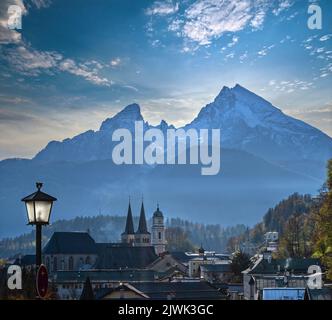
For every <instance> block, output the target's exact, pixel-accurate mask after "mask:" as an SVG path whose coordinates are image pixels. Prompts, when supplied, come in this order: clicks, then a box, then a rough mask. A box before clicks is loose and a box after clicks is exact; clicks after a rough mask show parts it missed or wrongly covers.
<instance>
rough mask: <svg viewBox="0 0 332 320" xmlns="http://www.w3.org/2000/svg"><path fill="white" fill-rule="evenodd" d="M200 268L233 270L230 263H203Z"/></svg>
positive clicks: (209, 270) (214, 270)
mask: <svg viewBox="0 0 332 320" xmlns="http://www.w3.org/2000/svg"><path fill="white" fill-rule="evenodd" d="M200 268H201V271H202V272H231V265H230V264H229V263H214V264H203V265H201V266H200Z"/></svg>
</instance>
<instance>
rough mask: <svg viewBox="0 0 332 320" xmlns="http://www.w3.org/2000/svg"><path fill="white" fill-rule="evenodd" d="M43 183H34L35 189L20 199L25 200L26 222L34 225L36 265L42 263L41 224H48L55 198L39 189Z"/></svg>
mask: <svg viewBox="0 0 332 320" xmlns="http://www.w3.org/2000/svg"><path fill="white" fill-rule="evenodd" d="M42 186H43V184H42V183H41V182H37V183H36V187H37V191H36V192H34V193H33V194H30V195H29V196H27V197H25V198H23V199H22V201H24V202H25V206H26V209H27V215H28V224H31V225H36V266H37V268H38V267H39V266H40V265H41V263H42V252H41V242H42V225H47V224H49V221H50V215H51V210H52V205H53V202H54V201H56V198H54V197H52V196H50V195H48V194H46V193H44V192H42V191H40V189H41V188H42Z"/></svg>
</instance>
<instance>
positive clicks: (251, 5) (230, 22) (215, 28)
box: [147, 0, 293, 51]
mask: <svg viewBox="0 0 332 320" xmlns="http://www.w3.org/2000/svg"><path fill="white" fill-rule="evenodd" d="M292 4H293V3H292V2H291V1H288V0H277V1H270V0H243V1H237V0H196V1H194V2H193V3H191V4H190V5H189V6H187V8H185V9H184V10H181V12H180V10H179V6H178V5H177V4H174V3H173V2H170V1H167V2H164V3H163V4H162V3H161V2H160V1H157V2H155V3H154V4H153V5H152V6H151V7H150V8H148V9H147V13H149V14H150V15H152V14H154V15H171V14H172V16H171V17H168V18H167V23H168V31H171V32H174V33H175V34H176V35H177V36H178V37H182V38H183V39H184V41H185V42H194V43H196V44H198V45H199V46H208V45H210V44H211V43H212V41H213V40H214V39H218V38H219V37H221V36H222V35H223V34H224V33H229V32H233V33H234V32H238V31H241V30H243V29H245V28H246V27H251V29H254V30H255V29H259V28H261V27H262V26H263V24H264V22H265V19H266V15H267V14H268V13H269V12H271V11H272V12H273V13H274V14H275V15H279V14H280V13H281V12H282V11H284V10H286V9H288V8H289V7H291V6H292ZM149 24H150V28H151V21H150V22H149ZM186 47H187V48H191V49H192V48H196V47H195V46H190V45H188V44H187V45H186ZM188 51H191V50H188Z"/></svg>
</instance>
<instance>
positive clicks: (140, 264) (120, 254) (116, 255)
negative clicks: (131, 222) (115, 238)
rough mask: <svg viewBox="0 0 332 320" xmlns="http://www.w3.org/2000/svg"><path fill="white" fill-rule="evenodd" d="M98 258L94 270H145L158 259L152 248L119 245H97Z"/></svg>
mask: <svg viewBox="0 0 332 320" xmlns="http://www.w3.org/2000/svg"><path fill="white" fill-rule="evenodd" d="M97 246H98V251H99V256H98V259H97V262H96V266H95V268H97V269H119V268H137V269H141V268H145V267H147V266H148V265H149V264H151V263H152V262H153V261H155V260H156V259H158V256H157V255H156V253H155V250H154V247H152V246H149V247H135V246H128V245H120V244H118V243H117V244H115V245H113V244H97Z"/></svg>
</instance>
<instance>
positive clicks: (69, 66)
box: [4, 42, 112, 86]
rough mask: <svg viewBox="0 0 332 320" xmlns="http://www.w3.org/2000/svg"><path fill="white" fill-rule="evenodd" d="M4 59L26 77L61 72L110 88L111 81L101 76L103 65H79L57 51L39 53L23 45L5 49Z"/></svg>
mask: <svg viewBox="0 0 332 320" xmlns="http://www.w3.org/2000/svg"><path fill="white" fill-rule="evenodd" d="M4 59H5V60H6V61H7V63H9V64H10V66H11V69H12V70H15V71H16V72H18V73H20V74H23V75H25V76H32V77H34V76H38V75H40V74H42V73H46V74H54V73H57V72H60V71H64V72H68V73H70V74H73V75H76V76H78V77H82V78H84V79H85V80H87V81H89V82H91V83H93V84H95V85H100V86H110V85H111V84H112V82H111V80H109V79H107V78H105V77H102V76H101V75H100V74H99V71H100V69H101V68H102V64H101V63H100V62H98V61H95V60H91V61H86V62H82V63H78V62H76V61H74V60H73V59H68V58H65V57H64V56H63V55H62V54H60V53H58V52H55V51H38V50H36V49H34V48H32V47H31V46H30V45H28V44H25V43H23V42H22V43H21V44H20V45H18V46H14V47H11V48H6V49H4Z"/></svg>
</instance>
